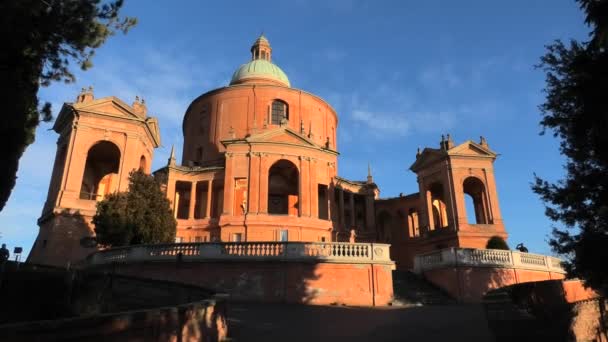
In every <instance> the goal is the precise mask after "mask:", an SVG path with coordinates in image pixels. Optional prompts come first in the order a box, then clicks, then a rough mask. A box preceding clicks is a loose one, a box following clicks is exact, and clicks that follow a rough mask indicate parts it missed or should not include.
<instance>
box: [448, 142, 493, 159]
mask: <svg viewBox="0 0 608 342" xmlns="http://www.w3.org/2000/svg"><path fill="white" fill-rule="evenodd" d="M448 154H449V155H451V156H471V157H491V158H495V157H496V155H497V154H496V152H494V151H492V150H490V148H488V147H487V145H486V146H484V145H480V144H477V143H474V142H472V141H471V140H468V141H465V142H464V143H462V144H460V145H458V146H455V147H453V148H451V149H450V150H449V151H448Z"/></svg>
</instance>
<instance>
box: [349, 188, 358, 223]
mask: <svg viewBox="0 0 608 342" xmlns="http://www.w3.org/2000/svg"><path fill="white" fill-rule="evenodd" d="M349 206H350V227H348V228H349V229H352V227H354V226H355V216H356V215H355V194H354V193H352V192H351V193H350V200H349Z"/></svg>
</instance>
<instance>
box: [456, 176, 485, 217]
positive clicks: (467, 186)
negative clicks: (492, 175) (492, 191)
mask: <svg viewBox="0 0 608 342" xmlns="http://www.w3.org/2000/svg"><path fill="white" fill-rule="evenodd" d="M462 191H463V193H464V196H465V203H466V207H467V208H466V210H467V221H468V223H472V224H488V223H489V215H488V210H486V206H485V197H486V196H485V186H484V185H483V182H482V181H481V180H479V179H478V178H475V177H468V178H467V179H465V180H464V182H463V183H462ZM470 211H472V212H470ZM473 213H474V215H472V214H473Z"/></svg>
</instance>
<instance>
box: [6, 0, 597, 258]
mask: <svg viewBox="0 0 608 342" xmlns="http://www.w3.org/2000/svg"><path fill="white" fill-rule="evenodd" d="M123 13H124V14H125V15H129V16H135V17H137V18H138V20H139V24H138V25H137V26H136V27H135V28H134V29H133V30H132V31H130V32H129V34H127V35H122V34H121V35H117V36H115V37H112V38H111V39H110V40H109V41H108V42H107V44H106V45H104V46H103V47H102V48H101V49H99V50H98V51H97V53H96V56H95V58H94V60H93V63H94V67H93V69H91V70H89V71H87V72H78V73H77V77H78V81H77V83H75V84H70V85H64V84H53V85H52V86H51V87H49V88H44V89H42V90H41V92H40V97H41V101H50V102H51V103H52V104H53V112H54V114H55V115H56V114H57V113H58V111H59V109H60V108H61V104H62V103H63V102H71V101H74V99H75V97H76V95H77V94H78V92H79V89H80V88H81V87H85V86H89V85H92V86H93V87H94V89H95V96H96V97H104V96H109V95H114V96H117V97H119V98H121V99H123V100H125V102H127V103H131V102H132V101H133V99H134V97H135V95H139V96H142V97H144V98H145V100H146V103H147V105H148V112H149V114H151V115H154V116H157V117H158V118H159V120H160V126H161V134H162V141H163V146H162V147H160V148H159V149H157V150H156V155H155V158H154V163H153V169H154V170H155V169H158V168H160V167H162V166H163V165H165V164H166V161H167V158H168V155H169V151H170V149H171V145H172V144H175V146H176V151H178V155H177V157H178V160H181V156H180V155H181V147H182V144H183V141H182V140H183V139H182V134H181V123H182V118H183V114H184V112H185V110H186V108H187V106H188V104H189V103H190V102H191V101H192V100H193V99H195V98H196V97H197V96H198V95H200V94H202V93H204V92H207V91H209V90H211V89H214V88H217V87H220V86H225V85H227V83H228V81H229V80H230V77H231V75H232V73H233V72H234V70H235V69H236V68H237V67H238V66H239V65H240V64H242V63H245V62H247V61H248V60H249V58H250V55H249V47H250V46H251V44H252V42H253V41H254V40H255V39H256V38H257V36H258V35H259V34H260V33H261V32H262V31H263V32H264V34H265V35H266V36H267V37H268V39H269V40H270V43H271V45H272V47H273V62H275V63H276V64H278V65H279V66H280V67H281V68H282V69H283V70H284V71H285V72H286V73H287V75H288V76H289V79H290V81H291V84H292V86H293V87H295V88H300V89H304V90H306V91H309V92H312V93H314V94H317V95H319V96H321V97H322V98H324V99H326V100H327V101H328V102H329V103H330V104H331V105H332V106H333V107H334V108H335V109H336V110H337V112H338V116H339V120H340V121H339V126H338V149H339V151H340V153H341V156H340V159H339V174H340V175H341V176H343V177H346V178H349V179H355V180H357V179H359V180H363V179H365V176H366V173H367V163H368V162H370V163H371V165H372V170H373V175H374V180H375V181H376V183H377V184H378V185H379V187H380V189H381V197H393V196H398V195H399V193H404V194H408V193H412V192H417V191H418V186H417V183H416V177H415V176H414V174H413V173H412V172H411V171H409V166H410V165H411V163H412V162H413V161H414V159H415V154H416V149H417V147H425V146H428V147H435V148H436V147H438V144H439V141H440V139H441V134H445V133H450V134H451V135H452V137H453V138H454V140H455V142H456V143H461V142H463V141H465V140H468V139H472V140H474V141H478V139H479V136H480V135H483V136H484V137H486V139H487V140H488V143H489V145H490V147H491V148H492V149H493V150H495V151H497V152H498V153H500V156H499V158H498V159H497V160H496V163H495V173H496V179H497V186H498V195H499V200H500V207H501V210H502V215H503V218H504V221H505V225H506V228H507V230H508V232H509V234H510V237H509V243H510V244H511V246H512V247H513V246H515V244H517V243H519V242H524V243H525V244H526V245H527V246H528V247H529V249H530V251H531V252H537V253H550V249H549V247H548V245H547V242H546V241H547V237H548V235H549V233H550V230H551V224H552V223H551V222H550V221H549V220H548V219H547V218H546V217H545V216H544V207H543V205H542V203H541V202H540V200H539V198H538V197H537V196H536V195H535V194H534V193H532V191H531V190H530V183H531V182H532V179H533V173H534V172H536V173H537V174H538V175H540V176H542V177H544V178H547V179H549V180H556V179H558V178H560V177H561V176H562V174H563V172H564V169H563V167H562V164H563V162H564V159H563V158H562V157H561V156H560V154H559V150H558V144H559V141H557V140H556V139H555V138H553V137H552V136H551V135H550V134H547V135H545V136H539V132H540V131H541V128H540V126H539V124H538V122H539V120H540V113H539V110H538V105H539V104H541V103H542V101H543V96H544V95H543V92H542V89H543V87H544V74H543V73H542V71H541V70H537V69H535V68H534V65H535V64H537V63H538V62H539V57H540V56H541V55H542V54H543V53H544V45H546V44H548V43H550V42H552V41H553V40H554V39H566V40H567V39H570V38H575V39H585V38H586V37H587V32H588V28H587V27H586V26H584V24H583V19H584V17H583V14H582V12H581V11H580V10H579V9H578V8H577V5H576V3H575V2H574V1H573V0H545V1H535V0H517V1H515V0H513V1H446V0H444V1H437V0H432V1H431V0H426V1H403V0H399V1H356V0H325V1H308V0H296V1H269V0H267V1H263V2H262V1H238V2H237V1H179V2H176V1H135V0H131V1H129V0H127V1H126V4H125V8H124V11H123ZM51 127H52V123H43V124H42V125H41V126H40V127H39V129H38V131H37V137H36V142H35V143H34V144H33V145H31V146H30V147H29V148H28V149H27V151H26V153H25V156H24V157H23V158H22V159H21V165H20V169H19V173H18V177H19V178H18V180H17V185H16V187H15V189H14V190H13V193H12V196H11V198H10V200H9V202H8V204H7V206H6V208H5V209H4V210H3V211H2V212H0V232H1V236H0V241H1V242H2V243H7V244H8V245H9V248H11V250H12V247H14V246H16V245H17V246H23V247H24V256H26V255H27V253H28V252H29V249H30V248H31V245H32V243H33V241H34V239H35V237H36V235H37V233H38V226H37V224H36V220H37V218H38V217H39V216H40V213H41V210H42V206H43V204H44V201H45V199H46V193H47V190H48V186H49V179H50V175H51V170H52V165H53V161H54V157H55V149H56V141H57V137H58V136H57V134H56V133H55V132H53V131H52V130H50V129H51Z"/></svg>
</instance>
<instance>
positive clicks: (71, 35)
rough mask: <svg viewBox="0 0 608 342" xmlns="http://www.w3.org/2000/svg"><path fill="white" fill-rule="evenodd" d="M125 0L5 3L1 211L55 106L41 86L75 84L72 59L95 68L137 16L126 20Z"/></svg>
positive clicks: (1, 13)
mask: <svg viewBox="0 0 608 342" xmlns="http://www.w3.org/2000/svg"><path fill="white" fill-rule="evenodd" d="M122 4H123V0H115V1H109V2H105V3H104V4H102V3H101V0H5V1H0V37H1V38H0V46H1V48H0V89H2V91H0V103H2V113H3V115H2V125H0V146H2V148H3V153H2V163H0V211H1V210H2V209H3V208H4V205H5V204H6V201H7V200H8V198H9V196H10V193H11V191H12V189H13V187H14V186H15V180H16V174H17V169H18V167H19V159H20V158H21V156H22V155H23V153H24V152H25V149H26V148H27V146H28V145H30V144H31V143H33V142H34V137H35V133H36V127H38V124H39V123H40V121H41V120H42V121H50V120H51V119H52V115H51V105H50V103H45V104H44V105H43V106H42V108H39V103H38V96H37V94H38V89H39V87H40V86H41V85H42V86H48V85H49V84H50V83H51V82H52V81H63V82H65V83H71V82H74V81H75V77H74V75H73V74H72V72H71V71H70V62H71V61H72V62H76V63H77V64H78V65H79V66H80V68H81V69H83V70H86V69H88V68H89V67H91V65H92V64H91V57H92V56H93V53H94V51H95V49H96V48H98V47H100V46H101V45H102V44H103V43H104V42H105V41H106V39H107V38H108V37H110V36H111V35H113V34H114V33H115V32H117V31H122V32H127V30H128V29H129V28H130V27H132V26H133V25H135V23H136V20H135V19H133V18H128V17H127V18H120V17H119V16H118V13H119V11H120V9H121V7H122Z"/></svg>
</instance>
